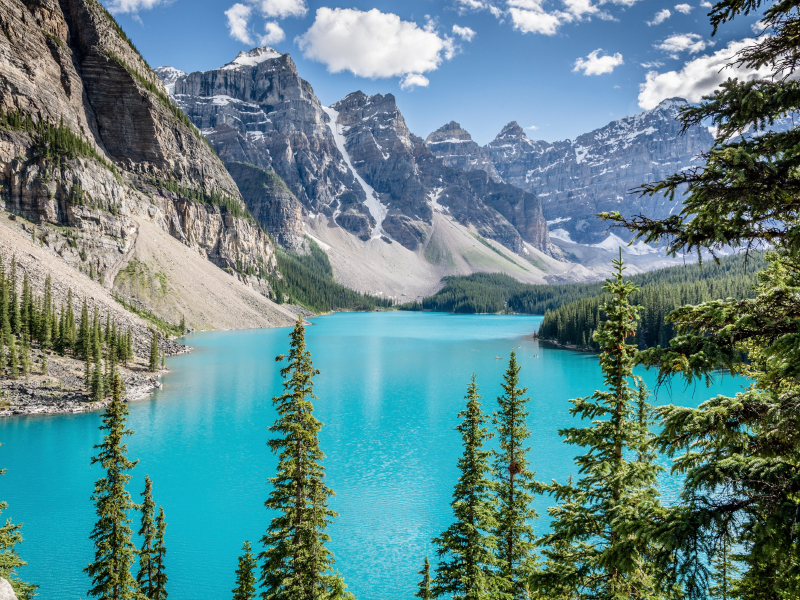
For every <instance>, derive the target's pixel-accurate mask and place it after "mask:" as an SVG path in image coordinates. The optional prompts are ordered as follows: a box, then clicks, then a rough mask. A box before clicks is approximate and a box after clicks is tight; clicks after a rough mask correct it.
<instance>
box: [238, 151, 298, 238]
mask: <svg viewBox="0 0 800 600" xmlns="http://www.w3.org/2000/svg"><path fill="white" fill-rule="evenodd" d="M228 172H230V174H231V176H232V177H233V179H234V180H235V181H236V185H238V186H239V190H240V191H241V193H242V197H243V198H244V201H245V203H246V204H247V206H248V208H249V209H250V212H251V213H252V215H253V217H255V218H256V219H257V220H258V222H259V223H261V224H262V225H263V226H264V227H265V228H266V230H267V231H269V232H270V233H271V234H272V235H273V236H274V237H275V239H276V240H277V241H278V243H279V244H281V245H282V246H284V247H286V248H292V249H296V248H299V247H300V246H302V244H303V241H304V237H303V235H304V234H303V207H302V205H301V204H300V202H299V201H298V200H297V198H295V195H294V194H292V192H291V190H290V189H289V188H288V187H287V186H286V184H285V183H284V182H283V180H282V179H281V178H280V177H278V175H277V174H276V173H275V172H274V171H267V170H266V169H262V168H260V167H257V166H255V165H251V164H247V163H228Z"/></svg>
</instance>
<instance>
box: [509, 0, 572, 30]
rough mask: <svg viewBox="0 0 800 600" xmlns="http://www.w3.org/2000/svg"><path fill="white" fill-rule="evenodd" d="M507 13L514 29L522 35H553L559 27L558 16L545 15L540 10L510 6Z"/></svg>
mask: <svg viewBox="0 0 800 600" xmlns="http://www.w3.org/2000/svg"><path fill="white" fill-rule="evenodd" d="M512 1H518V0H512ZM508 12H509V14H510V15H511V20H512V21H513V22H514V29H518V30H519V31H521V32H522V33H542V34H544V35H555V33H556V31H558V28H559V26H560V25H561V19H559V17H558V15H556V14H552V13H547V12H545V11H544V10H542V9H541V8H537V9H530V8H519V7H516V6H512V7H510V8H509V9H508Z"/></svg>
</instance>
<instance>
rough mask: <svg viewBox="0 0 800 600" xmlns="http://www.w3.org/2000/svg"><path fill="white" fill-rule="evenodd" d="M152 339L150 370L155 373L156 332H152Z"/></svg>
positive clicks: (156, 364) (156, 367)
mask: <svg viewBox="0 0 800 600" xmlns="http://www.w3.org/2000/svg"><path fill="white" fill-rule="evenodd" d="M152 333H153V338H152V340H151V341H150V365H149V366H150V370H151V371H153V372H155V371H157V370H158V334H157V333H156V330H155V329H153V330H152Z"/></svg>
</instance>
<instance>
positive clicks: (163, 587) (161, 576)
mask: <svg viewBox="0 0 800 600" xmlns="http://www.w3.org/2000/svg"><path fill="white" fill-rule="evenodd" d="M166 528H167V522H166V521H165V520H164V508H163V507H162V506H159V507H158V516H157V517H156V537H155V545H154V546H153V553H154V560H155V565H156V570H155V588H154V589H153V595H152V596H151V597H150V600H167V596H168V595H169V594H167V571H166V567H165V566H164V558H165V556H166V554H167V547H166V546H165V545H164V531H165V530H166Z"/></svg>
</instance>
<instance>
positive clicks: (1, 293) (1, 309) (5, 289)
mask: <svg viewBox="0 0 800 600" xmlns="http://www.w3.org/2000/svg"><path fill="white" fill-rule="evenodd" d="M9 309H10V306H9V285H8V280H7V279H6V268H5V265H4V264H3V259H2V257H0V335H2V337H3V340H2V343H3V344H8V338H9V337H10V336H11V319H10V317H9V312H10V311H9Z"/></svg>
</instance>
